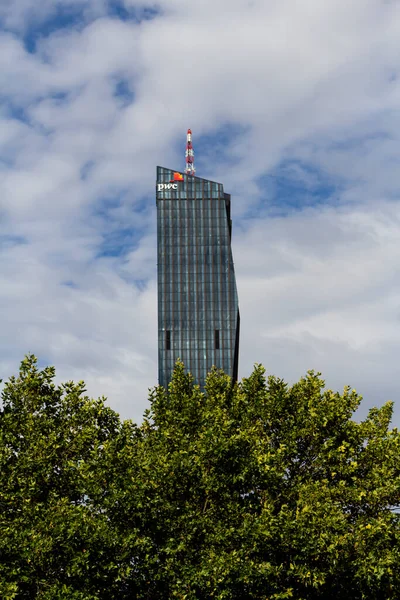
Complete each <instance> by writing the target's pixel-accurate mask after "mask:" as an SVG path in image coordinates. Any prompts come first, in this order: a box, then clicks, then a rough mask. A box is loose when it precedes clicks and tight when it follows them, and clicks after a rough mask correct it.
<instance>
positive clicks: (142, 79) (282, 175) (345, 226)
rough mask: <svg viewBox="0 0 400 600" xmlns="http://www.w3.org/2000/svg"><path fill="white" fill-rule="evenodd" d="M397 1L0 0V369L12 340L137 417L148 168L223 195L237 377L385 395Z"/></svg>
mask: <svg viewBox="0 0 400 600" xmlns="http://www.w3.org/2000/svg"><path fill="white" fill-rule="evenodd" d="M399 75H400V3H399V2H398V1H396V0H392V1H391V0H351V2H349V1H348V0H323V1H321V0H219V2H215V0H201V2H183V1H182V0H160V1H159V2H154V3H153V2H146V0H144V1H143V2H137V1H136V0H40V1H38V0H14V1H13V2H10V0H0V102H1V110H0V119H1V122H0V152H1V154H0V165H1V166H0V168H1V177H0V179H1V183H0V188H1V189H0V286H1V287H0V310H1V312H0V315H1V316H0V321H1V338H0V340H1V345H0V377H6V378H7V377H8V376H9V375H10V374H12V373H14V372H16V370H17V368H18V365H19V362H20V360H21V359H22V358H23V356H24V354H25V353H27V352H34V353H35V354H36V355H37V356H38V357H39V359H40V362H41V364H54V365H55V366H56V368H57V373H58V377H59V379H60V380H66V379H75V380H77V379H84V380H85V381H86V383H87V388H88V392H89V393H90V394H91V395H92V396H98V395H102V394H104V395H106V396H108V398H109V403H110V405H111V406H112V407H113V408H115V409H116V410H118V411H119V412H120V413H121V415H122V416H124V417H131V418H133V419H135V420H140V419H141V415H142V413H143V410H144V409H145V408H146V406H147V390H148V388H149V387H152V386H153V385H155V384H156V382H157V351H156V346H157V306H156V237H155V223H156V214H155V197H154V194H155V168H156V165H163V166H166V167H170V168H175V169H177V170H182V169H183V167H184V149H185V134H186V130H187V128H188V127H191V129H192V131H193V141H194V148H195V154H196V165H197V174H198V175H199V176H201V177H206V178H211V179H213V180H216V181H221V182H223V183H224V187H225V190H226V191H227V192H229V193H231V194H232V210H233V215H232V216H233V227H234V230H233V235H234V237H233V251H234V259H235V264H236V273H237V283H238V292H239V300H240V309H241V318H242V337H241V354H240V376H241V377H243V376H247V375H249V374H250V372H251V369H252V365H253V364H254V363H255V362H261V363H263V364H264V365H265V367H266V368H267V370H268V372H270V373H274V374H276V375H279V376H280V377H284V378H285V379H287V380H288V381H290V382H293V381H295V380H296V379H297V378H299V377H300V376H301V375H303V374H304V373H305V372H306V371H307V370H308V369H315V370H319V371H321V372H322V374H323V376H324V378H325V380H326V382H327V385H328V386H329V387H333V388H335V389H342V388H343V386H344V385H345V384H349V385H351V386H353V387H355V388H356V389H357V390H358V391H359V392H360V393H361V394H362V395H363V396H364V398H365V401H364V407H365V408H364V410H363V412H365V410H366V409H367V408H368V407H369V406H372V405H375V404H381V403H382V402H384V401H386V400H388V399H392V400H395V401H396V405H397V409H396V412H395V418H394V422H395V424H398V425H399V424H400V402H399V400H400V377H399V372H400V369H399V366H398V364H399V355H400V204H399V191H400V168H399V167H400V164H399V163H400V79H399Z"/></svg>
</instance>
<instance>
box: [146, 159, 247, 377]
mask: <svg viewBox="0 0 400 600" xmlns="http://www.w3.org/2000/svg"><path fill="white" fill-rule="evenodd" d="M174 176H175V175H174V171H172V170H170V169H165V168H163V167H158V168H157V242H158V356H159V383H160V385H163V386H165V387H166V386H167V385H168V383H169V382H170V380H171V376H172V371H173V368H174V365H175V362H176V360H177V359H178V358H180V359H181V360H182V361H183V363H184V365H185V367H186V368H187V370H188V371H190V372H191V373H192V375H193V376H194V378H195V381H196V383H198V384H199V385H200V386H201V387H204V383H205V378H206V375H207V373H208V372H209V371H210V369H211V367H212V366H213V365H215V366H216V367H218V368H221V369H223V370H224V371H225V373H227V374H229V375H230V376H231V377H232V378H233V379H234V380H236V379H237V370H238V355H239V307H238V296H237V290H236V280H235V271H234V265H233V259H232V251H231V218H230V196H229V195H228V194H225V193H224V190H223V186H222V184H220V183H215V182H212V181H208V180H206V179H201V178H199V177H192V176H186V175H184V176H183V180H182V181H174Z"/></svg>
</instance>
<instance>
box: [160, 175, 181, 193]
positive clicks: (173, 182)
mask: <svg viewBox="0 0 400 600" xmlns="http://www.w3.org/2000/svg"><path fill="white" fill-rule="evenodd" d="M178 181H183V175H182V173H174V178H173V179H171V181H170V182H169V183H157V192H163V191H164V190H177V189H178V184H177V182H178Z"/></svg>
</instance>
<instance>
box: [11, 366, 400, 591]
mask: <svg viewBox="0 0 400 600" xmlns="http://www.w3.org/2000/svg"><path fill="white" fill-rule="evenodd" d="M53 379H54V369H44V370H43V371H38V370H37V367H36V363H35V360H34V359H33V358H32V357H28V358H27V359H26V360H25V361H24V362H23V363H22V366H21V372H20V375H19V378H18V379H14V378H11V380H10V381H9V382H8V383H7V384H6V386H5V389H4V392H3V403H4V406H3V410H2V413H1V418H0V434H1V438H0V441H1V447H0V453H1V455H0V468H1V477H2V481H1V488H0V490H1V491H0V494H1V496H0V501H1V503H2V508H3V510H2V511H1V514H0V526H1V529H2V531H5V535H3V538H2V539H0V551H1V561H0V562H1V566H0V581H1V583H0V597H2V598H3V597H4V598H5V599H6V600H20V599H31V598H32V599H33V598H38V599H40V600H42V599H44V600H50V598H51V599H53V598H60V599H61V598H73V599H75V598H76V599H77V600H78V599H79V600H80V599H82V600H83V598H85V599H88V600H94V599H98V600H103V599H104V600H108V599H114V598H115V599H128V598H130V599H131V598H132V599H133V598H137V599H140V600H141V599H143V600H145V599H151V600H158V599H159V600H164V599H167V598H168V599H170V598H181V599H184V598H185V599H186V600H194V599H196V600H202V599H209V598H215V599H221V600H222V599H230V600H235V599H239V598H241V599H244V598H245V599H248V600H252V599H254V600H255V599H257V600H261V599H263V600H265V599H269V600H272V599H274V600H278V599H284V598H294V599H297V600H308V599H310V600H313V599H322V598H323V599H324V600H325V599H328V600H329V599H330V598H332V599H333V598H335V599H339V600H341V599H345V598H346V600H347V599H348V598H352V600H362V599H368V600H374V599H376V600H378V599H381V598H385V599H387V600H394V599H395V598H398V595H399V593H398V590H399V589H400V566H399V565H400V561H399V559H400V556H399V555H400V549H399V514H398V512H397V508H398V506H399V504H400V485H399V483H400V473H399V470H400V467H399V450H400V436H399V434H398V432H397V430H395V429H394V430H390V429H389V426H390V419H391V414H392V405H391V404H390V403H388V404H385V405H384V406H383V407H382V408H381V409H379V410H378V409H373V410H371V411H370V413H369V416H368V418H367V419H365V420H364V421H363V422H361V423H357V422H356V421H355V420H354V419H353V414H354V411H355V410H356V409H357V407H358V406H359V403H360V401H361V398H360V396H358V395H357V394H356V393H355V392H354V391H351V390H350V389H349V388H345V390H344V393H343V394H338V393H333V392H332V391H330V390H325V389H324V382H323V381H322V380H321V378H320V375H319V374H315V373H313V372H309V373H308V374H307V376H306V377H304V378H302V379H301V380H300V381H299V382H298V383H296V384H295V385H293V386H288V385H287V384H286V383H285V382H284V381H282V380H281V379H278V378H276V377H268V378H266V377H265V372H264V369H263V367H261V366H256V367H255V369H254V371H253V373H252V374H251V375H250V377H249V378H247V379H244V380H243V381H242V382H241V383H240V384H237V385H235V386H232V383H231V381H230V379H229V377H227V376H226V375H224V374H223V373H221V372H219V371H216V370H213V371H212V372H211V373H210V375H209V377H208V380H207V385H206V390H205V391H204V392H202V391H201V390H200V389H199V387H198V386H196V385H194V384H193V380H192V378H191V376H190V375H189V374H186V373H185V369H184V366H183V365H182V363H177V365H176V368H175V373H174V377H173V381H172V383H171V384H170V386H169V389H168V390H164V389H163V388H161V387H156V388H154V390H152V392H151V394H150V409H149V410H148V411H147V412H146V413H145V417H144V420H143V423H142V424H141V426H140V427H136V426H135V425H134V424H132V423H130V422H129V421H126V422H121V421H120V420H119V418H118V416H117V415H116V414H115V413H114V412H113V411H111V410H110V409H108V408H106V406H105V404H104V401H103V400H99V401H93V400H89V399H88V398H87V397H85V396H83V393H84V385H83V383H78V384H73V383H69V384H65V385H64V386H59V387H55V386H54V384H53ZM84 551H85V552H84ZM1 586H2V587H1Z"/></svg>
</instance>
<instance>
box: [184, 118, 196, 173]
mask: <svg viewBox="0 0 400 600" xmlns="http://www.w3.org/2000/svg"><path fill="white" fill-rule="evenodd" d="M185 157H186V169H185V173H186V175H194V174H195V173H196V167H195V166H194V152H193V146H192V130H191V129H188V130H187V138H186V152H185Z"/></svg>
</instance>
